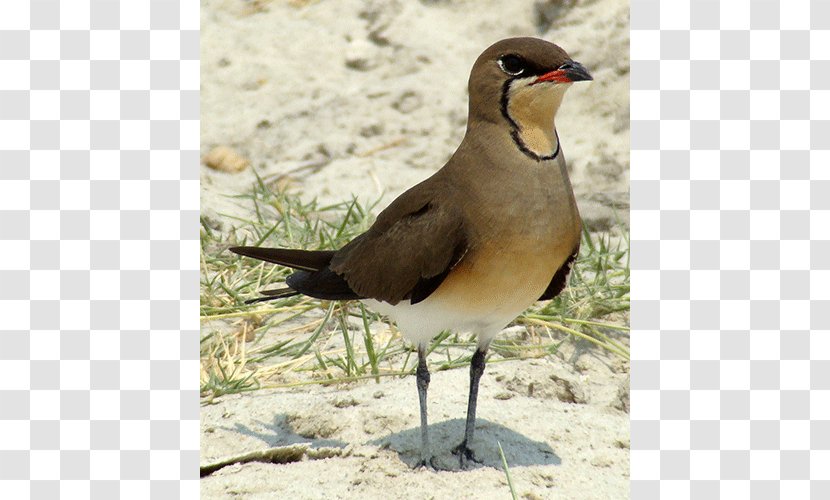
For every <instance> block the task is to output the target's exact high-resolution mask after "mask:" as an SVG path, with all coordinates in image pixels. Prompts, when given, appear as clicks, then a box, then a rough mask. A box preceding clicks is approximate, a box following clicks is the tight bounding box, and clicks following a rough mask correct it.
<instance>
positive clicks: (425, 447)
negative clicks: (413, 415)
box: [415, 345, 432, 467]
mask: <svg viewBox="0 0 830 500" xmlns="http://www.w3.org/2000/svg"><path fill="white" fill-rule="evenodd" d="M415 376H416V377H415V381H416V383H417V385H418V401H419V402H420V406H421V460H420V461H419V462H418V465H419V466H422V465H423V466H425V467H428V466H431V461H432V454H431V453H430V451H429V432H428V430H427V388H428V387H429V369H428V368H427V355H426V346H424V345H419V346H418V369H417V370H416V371H415Z"/></svg>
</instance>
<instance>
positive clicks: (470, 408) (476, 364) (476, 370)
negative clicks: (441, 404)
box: [453, 346, 487, 467]
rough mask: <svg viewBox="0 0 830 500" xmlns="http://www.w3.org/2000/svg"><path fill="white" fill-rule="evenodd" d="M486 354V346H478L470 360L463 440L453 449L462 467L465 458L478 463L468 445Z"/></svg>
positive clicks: (472, 431) (471, 440) (474, 425)
mask: <svg viewBox="0 0 830 500" xmlns="http://www.w3.org/2000/svg"><path fill="white" fill-rule="evenodd" d="M486 355H487V346H483V347H482V346H479V348H478V349H477V350H476V353H475V354H473V359H472V361H471V362H470V398H469V400H468V401H467V427H466V429H465V431H464V440H463V441H461V444H459V445H458V446H456V447H455V449H453V453H455V454H456V455H458V460H459V464H460V465H461V467H464V464H465V462H466V461H467V460H471V461H473V462H477V463H480V462H479V461H478V460H476V458H475V455H474V454H473V450H472V449H471V448H470V445H472V444H473V434H474V433H475V430H476V402H477V401H478V382H479V380H481V375H482V374H483V373H484V366H485V363H484V358H485V356H486Z"/></svg>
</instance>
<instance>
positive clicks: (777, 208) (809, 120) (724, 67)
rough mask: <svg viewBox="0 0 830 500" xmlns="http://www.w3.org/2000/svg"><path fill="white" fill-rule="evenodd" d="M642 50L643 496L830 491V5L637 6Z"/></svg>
mask: <svg viewBox="0 0 830 500" xmlns="http://www.w3.org/2000/svg"><path fill="white" fill-rule="evenodd" d="M631 59H632V61H631V69H632V71H631V149H632V151H631V179H632V180H631V203H632V206H631V208H632V210H631V216H632V217H631V219H632V235H631V236H632V249H631V253H632V270H633V277H632V281H633V283H634V286H633V289H632V290H633V291H632V299H633V304H632V309H633V310H632V328H633V333H632V344H633V345H632V357H633V363H632V367H631V370H632V373H631V390H632V394H631V479H632V482H631V497H632V498H634V499H637V500H641V499H655V498H666V499H683V498H695V499H707V500H709V499H718V498H721V499H738V498H752V499H753V500H766V499H778V498H782V499H805V498H812V499H815V500H818V499H827V498H830V241H828V240H830V0H820V1H816V0H813V1H803V0H788V1H781V2H779V1H777V0H757V1H756V0H753V1H752V2H750V1H748V0H722V1H720V2H717V1H711V0H703V1H698V0H692V1H691V2H689V1H688V0H687V1H685V2H684V1H678V0H672V1H665V2H658V1H655V0H632V2H631Z"/></svg>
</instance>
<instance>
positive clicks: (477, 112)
mask: <svg viewBox="0 0 830 500" xmlns="http://www.w3.org/2000/svg"><path fill="white" fill-rule="evenodd" d="M583 80H593V78H592V77H591V75H590V74H589V73H588V70H586V69H585V67H584V66H582V65H581V64H580V63H578V62H576V61H574V60H572V59H571V58H570V56H569V55H568V53H567V52H565V51H564V50H563V49H562V48H561V47H559V46H558V45H555V44H553V43H550V42H546V41H544V40H540V39H538V38H508V39H506V40H501V41H500V42H496V43H495V44H493V45H491V46H490V47H489V48H488V49H487V50H485V51H484V52H483V53H482V54H481V55H480V56H479V58H478V60H476V62H475V64H474V65H473V69H472V72H471V73H470V82H469V90H470V112H469V120H470V122H473V121H474V120H484V121H486V122H493V123H496V124H501V125H504V126H505V127H508V128H509V130H510V133H511V135H512V136H513V138H514V140H515V141H516V142H517V146H518V147H519V148H520V149H522V150H523V151H524V152H525V153H526V154H529V155H530V156H533V157H536V159H546V158H548V157H553V156H556V152H558V139H556V131H555V126H554V118H555V116H556V112H557V111H558V109H559V105H560V104H561V103H562V98H563V97H564V95H565V91H566V90H567V89H568V88H569V87H570V86H571V84H572V83H573V82H578V81H583Z"/></svg>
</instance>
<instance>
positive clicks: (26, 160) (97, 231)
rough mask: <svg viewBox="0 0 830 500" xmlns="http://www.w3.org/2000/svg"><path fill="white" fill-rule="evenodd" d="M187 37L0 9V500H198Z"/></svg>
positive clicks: (192, 136) (101, 10)
mask: <svg viewBox="0 0 830 500" xmlns="http://www.w3.org/2000/svg"><path fill="white" fill-rule="evenodd" d="M198 29H199V2H198V0H183V1H181V2H179V1H170V0H152V1H125V2H118V1H109V0H91V1H90V0H74V1H73V0H60V1H58V0H31V1H23V0H7V1H4V2H2V4H0V240H3V241H2V242H0V248H2V250H1V252H2V258H1V259H0V483H2V484H0V491H2V493H0V497H3V498H9V499H12V498H13V499H22V498H34V499H46V498H58V497H62V498H73V499H75V498H93V499H113V498H119V497H121V498H141V499H143V498H163V499H168V498H180V497H185V498H196V497H197V496H198V491H199V490H198V488H199V486H198V473H197V465H198V448H199V430H198V416H199V401H198V356H199V352H198V343H199V342H198V328H199V323H198V321H199V320H198V314H199V313H198V285H199V279H198V255H199V251H198V245H199V242H198V235H199V233H198V225H199V221H198V210H199V201H198V196H199V185H198V183H199V180H198V168H199V166H198V164H199V160H198V149H199V122H198V119H199V94H198V90H199V61H198V58H199V32H198Z"/></svg>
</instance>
